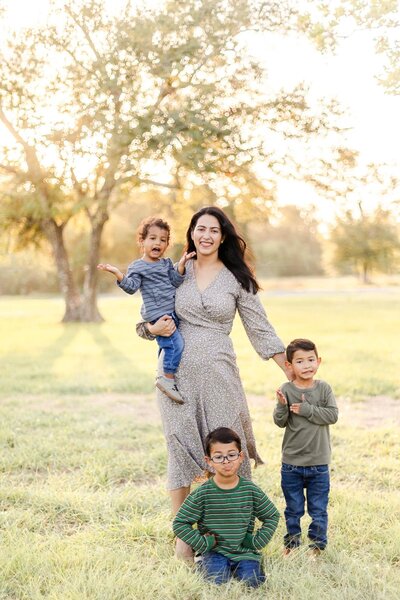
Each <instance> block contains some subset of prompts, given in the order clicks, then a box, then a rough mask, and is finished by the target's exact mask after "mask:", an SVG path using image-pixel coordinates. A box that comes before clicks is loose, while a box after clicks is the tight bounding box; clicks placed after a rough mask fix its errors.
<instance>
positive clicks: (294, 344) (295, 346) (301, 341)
mask: <svg viewBox="0 0 400 600" xmlns="http://www.w3.org/2000/svg"><path fill="white" fill-rule="evenodd" d="M296 350H314V352H315V355H316V357H317V358H318V350H317V346H316V345H315V344H314V342H312V341H311V340H306V339H305V338H297V339H296V340H293V341H291V342H290V344H289V345H288V347H287V348H286V358H287V361H288V362H290V363H291V362H292V360H293V354H294V353H295V352H296Z"/></svg>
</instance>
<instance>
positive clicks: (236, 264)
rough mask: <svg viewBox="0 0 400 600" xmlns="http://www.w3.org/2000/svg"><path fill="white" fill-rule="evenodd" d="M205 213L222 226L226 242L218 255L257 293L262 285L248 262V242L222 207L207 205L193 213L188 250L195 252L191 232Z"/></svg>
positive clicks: (244, 286)
mask: <svg viewBox="0 0 400 600" xmlns="http://www.w3.org/2000/svg"><path fill="white" fill-rule="evenodd" d="M203 215H211V216H213V217H215V218H216V219H217V220H218V223H219V225H220V227H221V232H222V238H223V240H224V242H223V244H221V245H220V247H219V248H218V257H219V258H220V260H222V262H223V263H224V265H225V267H226V268H227V269H229V270H230V271H231V273H233V275H234V276H235V277H236V279H237V280H238V282H239V283H240V285H241V286H242V287H243V288H244V289H245V290H247V291H248V292H252V293H253V294H255V293H257V292H258V290H259V289H260V286H259V284H258V282H257V279H256V278H255V276H254V273H253V271H252V269H251V267H250V266H249V264H248V263H247V251H246V248H247V244H246V242H245V241H244V239H243V238H242V237H241V236H240V235H239V234H238V232H237V231H236V229H235V226H234V224H233V223H232V221H230V220H229V219H228V217H227V216H226V214H225V213H224V211H223V210H221V209H220V208H218V207H216V206H205V207H204V208H201V209H200V210H199V211H197V212H196V213H195V214H194V215H193V217H192V220H191V221H190V225H189V229H188V230H187V232H186V252H194V251H195V250H196V248H195V246H194V242H193V240H192V236H191V234H192V232H193V230H194V228H195V227H196V225H197V221H198V220H199V219H200V217H202V216H203Z"/></svg>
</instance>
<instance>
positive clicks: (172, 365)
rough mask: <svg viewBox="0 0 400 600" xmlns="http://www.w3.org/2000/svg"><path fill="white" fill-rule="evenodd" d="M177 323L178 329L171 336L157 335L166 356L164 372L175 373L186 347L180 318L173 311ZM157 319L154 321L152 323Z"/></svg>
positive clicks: (172, 315)
mask: <svg viewBox="0 0 400 600" xmlns="http://www.w3.org/2000/svg"><path fill="white" fill-rule="evenodd" d="M170 316H171V317H172V318H173V320H174V322H175V325H176V329H175V331H174V333H173V334H172V335H171V336H170V337H164V336H162V335H158V336H157V337H156V340H157V344H158V347H159V348H160V350H164V358H163V369H164V373H170V374H172V375H174V374H175V373H176V372H177V370H178V367H179V363H180V361H181V357H182V352H183V348H184V345H185V344H184V341H183V338H182V336H181V334H180V333H179V330H178V325H179V320H178V317H177V316H176V314H175V313H174V312H173V313H171V315H170ZM153 323H155V321H152V324H153Z"/></svg>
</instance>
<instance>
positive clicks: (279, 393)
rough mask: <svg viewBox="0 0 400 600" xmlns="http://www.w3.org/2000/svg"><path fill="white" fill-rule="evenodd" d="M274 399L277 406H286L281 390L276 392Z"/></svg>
mask: <svg viewBox="0 0 400 600" xmlns="http://www.w3.org/2000/svg"><path fill="white" fill-rule="evenodd" d="M276 399H277V400H278V402H279V404H282V405H283V406H287V400H286V396H285V394H284V393H283V392H282V390H281V389H278V390H276Z"/></svg>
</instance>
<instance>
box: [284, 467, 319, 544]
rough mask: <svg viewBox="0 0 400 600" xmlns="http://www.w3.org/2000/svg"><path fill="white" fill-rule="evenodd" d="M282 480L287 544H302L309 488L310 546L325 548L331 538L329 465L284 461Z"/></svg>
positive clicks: (285, 541) (285, 540)
mask: <svg viewBox="0 0 400 600" xmlns="http://www.w3.org/2000/svg"><path fill="white" fill-rule="evenodd" d="M281 484H282V491H283V494H284V496H285V500H286V508H285V520H286V529H287V533H286V535H285V537H284V543H285V547H286V548H296V547H297V546H299V545H300V537H301V527H300V519H301V517H302V516H303V515H304V502H305V498H304V489H305V490H306V497H307V512H308V514H309V515H310V517H311V519H312V520H311V523H310V526H309V528H308V537H309V539H310V540H311V544H310V546H311V547H313V548H319V549H320V550H323V549H324V548H325V546H326V544H327V542H328V538H327V529H328V512H327V508H328V497H329V487H330V481H329V467H328V465H316V466H313V467H298V466H296V465H288V464H285V463H282V469H281Z"/></svg>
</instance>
